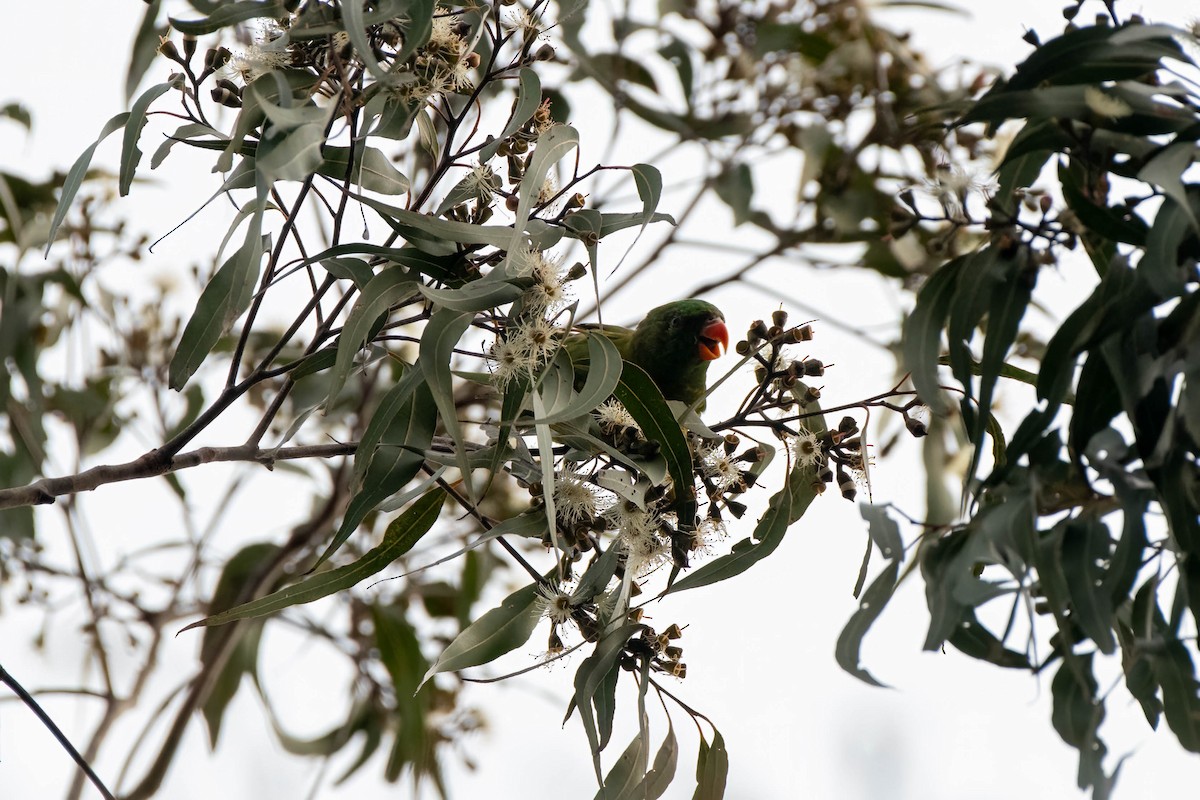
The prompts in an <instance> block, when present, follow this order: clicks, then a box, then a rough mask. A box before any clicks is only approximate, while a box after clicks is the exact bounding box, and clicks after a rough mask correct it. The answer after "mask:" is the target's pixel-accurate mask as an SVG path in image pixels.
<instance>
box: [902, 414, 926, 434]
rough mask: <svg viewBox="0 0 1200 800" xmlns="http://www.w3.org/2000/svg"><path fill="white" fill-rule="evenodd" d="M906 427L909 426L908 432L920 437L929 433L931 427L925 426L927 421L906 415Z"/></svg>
mask: <svg viewBox="0 0 1200 800" xmlns="http://www.w3.org/2000/svg"><path fill="white" fill-rule="evenodd" d="M904 427H905V428H908V432H909V433H911V434H912V435H913V436H915V437H916V438H918V439H920V438H921V437H922V436H926V435H928V434H929V428H927V427H926V426H925V423H924V422H921V420H919V419H913V418H912V417H908V416H906V417H905V418H904Z"/></svg>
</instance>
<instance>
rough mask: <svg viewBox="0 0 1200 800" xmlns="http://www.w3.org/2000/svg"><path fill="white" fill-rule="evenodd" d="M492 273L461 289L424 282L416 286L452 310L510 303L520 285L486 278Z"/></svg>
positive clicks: (517, 295) (465, 309) (483, 307)
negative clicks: (435, 285)
mask: <svg viewBox="0 0 1200 800" xmlns="http://www.w3.org/2000/svg"><path fill="white" fill-rule="evenodd" d="M492 274H493V273H489V274H488V276H487V277H485V278H480V279H477V280H473V281H471V282H470V283H468V284H466V285H465V286H463V287H462V288H461V289H435V288H433V287H432V286H426V285H424V284H422V285H421V286H419V287H418V288H419V289H420V291H421V294H423V295H425V296H426V297H428V298H429V299H430V300H432V301H433V302H434V303H436V304H437V305H439V306H441V307H442V308H448V309H451V310H453V311H471V312H475V311H484V310H486V309H489V308H495V307H496V306H502V305H504V304H505V303H511V302H512V301H513V300H516V299H517V298H518V297H520V296H521V292H522V291H523V290H522V289H521V287H520V286H517V285H516V284H513V283H509V282H508V281H505V280H488V278H490V277H491V275H492Z"/></svg>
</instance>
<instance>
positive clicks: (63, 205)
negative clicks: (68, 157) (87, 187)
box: [46, 111, 130, 256]
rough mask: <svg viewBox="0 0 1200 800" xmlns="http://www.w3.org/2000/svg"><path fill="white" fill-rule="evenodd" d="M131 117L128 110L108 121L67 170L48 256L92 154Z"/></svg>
mask: <svg viewBox="0 0 1200 800" xmlns="http://www.w3.org/2000/svg"><path fill="white" fill-rule="evenodd" d="M129 117H130V114H129V112H127V111H126V112H122V113H120V114H117V115H116V116H115V117H113V118H112V119H110V120H109V121H108V122H106V123H105V124H104V127H103V128H102V129H101V131H100V136H99V137H98V138H97V139H96V141H94V142H92V144H90V145H89V146H88V147H87V148H86V149H84V151H83V152H82V153H80V154H79V158H77V159H75V163H74V164H72V165H71V169H69V170H68V171H67V177H66V178H65V179H64V180H63V185H62V192H61V194H59V198H58V207H57V208H55V209H54V217H53V218H52V219H51V220H50V231H49V233H47V234H46V255H47V256H49V255H50V245H52V244H54V236H55V234H56V233H57V232H58V226H60V225H62V221H63V220H64V219H65V218H66V216H67V212H68V211H70V210H71V203H72V202H74V200H75V194H76V193H77V192H78V191H79V187H80V186H82V185H83V179H84V178H85V177H86V176H87V171H88V167H89V166H90V165H91V163H92V156H93V155H95V153H96V148H97V147H99V146H100V143H101V142H103V141H104V140H105V139H107V138H108V137H109V136H111V135H112V134H113V133H114V132H116V131H118V130H120V129H121V128H122V127H124V126H125V123H126V122H127V121H128V120H129Z"/></svg>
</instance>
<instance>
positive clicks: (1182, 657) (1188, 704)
mask: <svg viewBox="0 0 1200 800" xmlns="http://www.w3.org/2000/svg"><path fill="white" fill-rule="evenodd" d="M1153 662H1154V677H1155V679H1156V680H1157V681H1158V682H1159V683H1160V684H1161V685H1162V691H1163V703H1162V704H1163V710H1164V711H1165V713H1166V717H1167V725H1169V726H1170V728H1171V731H1172V732H1173V733H1174V734H1175V738H1177V739H1178V740H1179V743H1180V744H1181V745H1183V746H1184V748H1186V749H1187V750H1189V751H1191V752H1193V753H1200V683H1198V682H1197V681H1196V670H1195V666H1194V665H1193V663H1192V657H1191V654H1190V653H1188V650H1187V647H1186V646H1185V645H1184V644H1183V642H1180V641H1167V642H1164V643H1163V649H1162V652H1161V653H1160V654H1156V655H1155V656H1154V658H1153Z"/></svg>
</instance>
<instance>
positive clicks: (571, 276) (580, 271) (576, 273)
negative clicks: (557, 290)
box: [567, 261, 587, 281]
mask: <svg viewBox="0 0 1200 800" xmlns="http://www.w3.org/2000/svg"><path fill="white" fill-rule="evenodd" d="M584 275H587V267H586V266H584V265H583V263H582V262H580V261H576V262H575V263H574V264H572V265H571V268H570V269H569V270H567V280H569V281H577V280H579V279H580V278H582V277H583V276H584Z"/></svg>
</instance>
